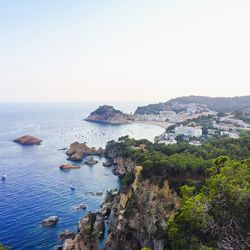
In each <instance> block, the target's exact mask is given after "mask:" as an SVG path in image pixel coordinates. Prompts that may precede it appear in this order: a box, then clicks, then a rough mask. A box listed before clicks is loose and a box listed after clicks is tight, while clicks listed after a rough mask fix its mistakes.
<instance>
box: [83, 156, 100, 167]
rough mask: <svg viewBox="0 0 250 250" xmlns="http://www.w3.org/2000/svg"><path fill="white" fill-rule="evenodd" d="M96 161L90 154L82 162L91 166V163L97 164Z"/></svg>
mask: <svg viewBox="0 0 250 250" xmlns="http://www.w3.org/2000/svg"><path fill="white" fill-rule="evenodd" d="M97 163H98V161H97V160H95V159H94V158H93V157H92V156H91V157H89V158H88V159H87V160H86V161H85V162H84V164H86V165H88V166H93V165H95V164H97Z"/></svg>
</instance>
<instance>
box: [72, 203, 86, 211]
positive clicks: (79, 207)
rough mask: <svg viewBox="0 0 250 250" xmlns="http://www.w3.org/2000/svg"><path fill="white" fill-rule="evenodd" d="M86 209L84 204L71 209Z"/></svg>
mask: <svg viewBox="0 0 250 250" xmlns="http://www.w3.org/2000/svg"><path fill="white" fill-rule="evenodd" d="M86 208H87V207H86V206H85V205H84V204H78V205H75V206H73V207H72V208H71V209H72V210H84V209H86Z"/></svg>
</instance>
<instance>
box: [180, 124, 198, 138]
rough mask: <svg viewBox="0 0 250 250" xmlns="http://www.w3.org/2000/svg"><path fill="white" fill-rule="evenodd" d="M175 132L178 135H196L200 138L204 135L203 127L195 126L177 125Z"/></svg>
mask: <svg viewBox="0 0 250 250" xmlns="http://www.w3.org/2000/svg"><path fill="white" fill-rule="evenodd" d="M175 134H176V135H185V136H188V137H196V138H199V137H201V136H202V129H201V128H197V127H196V128H194V127H184V126H182V125H181V126H180V127H176V128H175Z"/></svg>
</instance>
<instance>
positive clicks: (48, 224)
mask: <svg viewBox="0 0 250 250" xmlns="http://www.w3.org/2000/svg"><path fill="white" fill-rule="evenodd" d="M58 220H59V218H58V216H56V215H53V216H50V217H49V218H47V219H44V220H42V222H41V223H42V226H44V227H53V226H55V225H56V224H57V222H58Z"/></svg>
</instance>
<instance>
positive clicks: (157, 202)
mask: <svg viewBox="0 0 250 250" xmlns="http://www.w3.org/2000/svg"><path fill="white" fill-rule="evenodd" d="M141 170H142V167H141V166H136V167H135V169H134V174H135V179H134V182H133V184H132V185H131V186H130V188H129V191H128V192H126V193H120V196H119V203H118V205H117V206H115V205H114V204H113V209H114V208H116V209H115V210H114V211H111V214H110V219H109V221H110V223H111V226H110V227H109V231H110V233H109V236H108V239H107V242H106V245H105V250H116V249H120V250H125V249H130V250H140V249H141V248H142V247H148V248H150V249H152V250H162V249H164V244H165V240H166V235H165V231H166V228H167V223H166V221H167V219H168V218H169V217H170V216H171V215H172V214H173V213H174V212H175V211H176V210H177V209H178V208H179V200H178V198H177V195H176V194H175V193H174V192H173V191H171V190H170V189H169V184H168V182H167V181H165V182H164V183H163V185H162V186H161V187H159V185H157V184H155V183H153V182H150V180H143V179H142V178H141V175H140V172H141ZM116 202H117V200H116Z"/></svg>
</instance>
